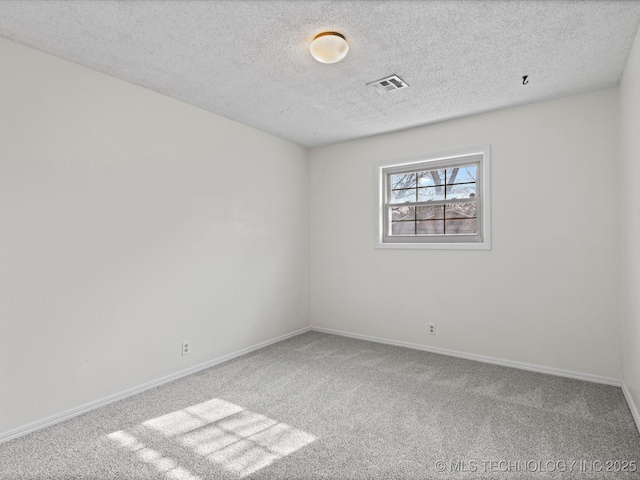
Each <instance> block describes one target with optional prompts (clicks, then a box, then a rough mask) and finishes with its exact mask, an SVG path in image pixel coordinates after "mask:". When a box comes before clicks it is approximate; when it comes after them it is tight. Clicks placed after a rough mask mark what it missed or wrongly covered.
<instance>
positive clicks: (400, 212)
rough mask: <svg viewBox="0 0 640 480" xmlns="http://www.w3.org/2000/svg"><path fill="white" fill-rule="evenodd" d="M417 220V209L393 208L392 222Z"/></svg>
mask: <svg viewBox="0 0 640 480" xmlns="http://www.w3.org/2000/svg"><path fill="white" fill-rule="evenodd" d="M414 218H415V207H393V208H391V220H394V221H397V220H413V219H414Z"/></svg>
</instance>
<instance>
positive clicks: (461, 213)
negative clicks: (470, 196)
mask: <svg viewBox="0 0 640 480" xmlns="http://www.w3.org/2000/svg"><path fill="white" fill-rule="evenodd" d="M444 211H445V217H446V218H475V217H476V216H477V214H478V205H477V204H475V203H454V204H450V205H445V208H444Z"/></svg>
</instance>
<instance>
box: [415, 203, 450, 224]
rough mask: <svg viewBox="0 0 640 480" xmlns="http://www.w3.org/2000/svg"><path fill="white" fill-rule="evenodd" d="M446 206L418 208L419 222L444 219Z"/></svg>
mask: <svg viewBox="0 0 640 480" xmlns="http://www.w3.org/2000/svg"><path fill="white" fill-rule="evenodd" d="M443 207H444V206H443V205H434V206H428V207H417V209H418V212H417V213H418V219H419V220H422V219H424V220H434V219H437V218H444V208H443Z"/></svg>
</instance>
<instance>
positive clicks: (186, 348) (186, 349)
mask: <svg viewBox="0 0 640 480" xmlns="http://www.w3.org/2000/svg"><path fill="white" fill-rule="evenodd" d="M189 353H191V350H190V347H189V342H188V341H187V340H185V341H184V342H182V355H183V356H184V355H189Z"/></svg>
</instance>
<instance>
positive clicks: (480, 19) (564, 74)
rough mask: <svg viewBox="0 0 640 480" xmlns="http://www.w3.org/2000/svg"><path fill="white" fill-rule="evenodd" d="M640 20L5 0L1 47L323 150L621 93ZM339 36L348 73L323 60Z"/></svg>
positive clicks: (424, 9)
mask: <svg viewBox="0 0 640 480" xmlns="http://www.w3.org/2000/svg"><path fill="white" fill-rule="evenodd" d="M639 23H640V1H587V2H583V1H569V2H564V1H557V2H548V1H529V2H526V1H470V2H462V1H422V2H420V1H393V0H387V1H379V2H376V1H268V0H257V1H188V0H187V1H95V0H90V1H58V0H47V1H26V0H23V1H19V2H18V1H0V35H1V36H4V37H6V38H9V39H11V40H15V41H17V42H20V43H22V44H25V45H28V46H31V47H34V48H37V49H39V50H43V51H45V52H49V53H51V54H53V55H56V56H59V57H62V58H65V59H68V60H71V61H73V62H76V63H79V64H81V65H85V66H88V67H91V68H93V69H95V70H98V71H101V72H105V73H107V74H110V75H113V76H114V77H118V78H121V79H124V80H127V81H129V82H132V83H135V84H138V85H142V86H144V87H146V88H149V89H151V90H155V91H157V92H160V93H163V94H165V95H168V96H170V97H174V98H177V99H179V100H182V101H184V102H187V103H190V104H193V105H196V106H198V107H201V108H203V109H205V110H209V111H211V112H214V113H217V114H219V115H223V116H225V117H228V118H231V119H233V120H237V121H239V122H241V123H244V124H246V125H250V126H253V127H255V128H258V129H260V130H263V131H266V132H269V133H272V134H275V135H278V136H280V137H283V138H286V139H289V140H292V141H294V142H297V143H300V144H303V145H307V146H318V145H326V144H330V143H335V142H339V141H343V140H348V139H353V138H358V137H364V136H368V135H374V134H378V133H382V132H388V131H393V130H398V129H403V128H408V127H413V126H417V125H424V124H427V123H433V122H438V121H442V120H445V119H449V118H454V117H460V116H464V115H470V114H474V113H479V112H483V111H488V110H494V109H499V108H504V107H508V106H513V105H519V104H525V103H531V102H535V101H539V100H543V99H548V98H553V97H559V96H563V95H570V94H575V93H580V92H586V91H589V90H595V89H599V88H605V87H610V86H613V85H616V84H617V83H618V82H619V81H620V78H621V75H622V72H623V69H624V66H625V63H626V58H627V55H628V53H629V50H630V48H631V45H632V42H633V39H634V37H635V34H636V31H637V30H638V24H639ZM324 30H336V31H338V32H341V33H343V34H344V35H345V36H346V38H347V40H348V41H349V43H350V51H349V54H348V55H347V57H346V58H345V60H343V61H342V62H340V63H337V64H334V65H325V64H320V63H318V62H316V61H315V60H313V58H312V57H311V55H310V54H309V44H310V42H311V40H312V39H313V37H314V35H315V34H317V33H319V32H321V31H324ZM394 73H395V74H397V75H399V76H400V77H401V78H402V79H403V80H404V81H405V82H407V83H408V84H409V88H406V89H403V90H399V91H397V92H392V93H386V94H385V93H379V92H378V91H377V90H375V89H374V88H372V87H368V86H367V85H366V84H367V83H369V82H372V81H374V80H378V79H380V78H382V77H385V76H388V75H391V74H394ZM523 75H529V78H528V80H529V83H528V84H527V85H523V84H522V78H521V77H522V76H523Z"/></svg>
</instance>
